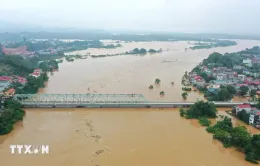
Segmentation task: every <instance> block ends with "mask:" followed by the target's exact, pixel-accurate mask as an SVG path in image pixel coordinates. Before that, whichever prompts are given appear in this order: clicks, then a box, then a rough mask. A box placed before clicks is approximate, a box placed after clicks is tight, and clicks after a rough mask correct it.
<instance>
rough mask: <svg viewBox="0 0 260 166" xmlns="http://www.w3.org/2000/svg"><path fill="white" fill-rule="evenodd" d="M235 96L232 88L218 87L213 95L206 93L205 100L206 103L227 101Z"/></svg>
mask: <svg viewBox="0 0 260 166" xmlns="http://www.w3.org/2000/svg"><path fill="white" fill-rule="evenodd" d="M235 94H236V90H235V88H234V87H233V86H231V85H228V86H220V88H219V89H218V90H215V91H214V93H212V92H206V93H205V98H207V100H208V101H229V100H231V99H232V98H233V96H234V95H235Z"/></svg>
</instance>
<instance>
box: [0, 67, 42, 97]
mask: <svg viewBox="0 0 260 166" xmlns="http://www.w3.org/2000/svg"><path fill="white" fill-rule="evenodd" d="M41 74H42V70H41V69H35V70H34V71H33V73H31V74H30V76H32V77H35V78H38V77H39V76H40V75H41ZM13 83H20V84H21V85H25V84H26V83H27V79H26V78H25V77H21V76H16V75H13V76H0V96H7V97H10V96H13V95H14V94H15V89H14V88H11V85H12V84H13Z"/></svg>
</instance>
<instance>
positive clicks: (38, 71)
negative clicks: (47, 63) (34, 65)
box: [30, 69, 42, 78]
mask: <svg viewBox="0 0 260 166" xmlns="http://www.w3.org/2000/svg"><path fill="white" fill-rule="evenodd" d="M41 74H42V70H41V69H34V71H33V73H31V74H30V76H32V77H36V78H38V77H40V76H41Z"/></svg>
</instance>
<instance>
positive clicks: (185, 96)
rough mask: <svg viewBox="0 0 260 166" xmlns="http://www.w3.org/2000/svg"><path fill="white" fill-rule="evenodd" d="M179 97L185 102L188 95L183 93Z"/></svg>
mask: <svg viewBox="0 0 260 166" xmlns="http://www.w3.org/2000/svg"><path fill="white" fill-rule="evenodd" d="M181 96H182V98H183V99H184V100H186V99H187V97H188V93H187V92H183V93H182V94H181Z"/></svg>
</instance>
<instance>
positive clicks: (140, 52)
mask: <svg viewBox="0 0 260 166" xmlns="http://www.w3.org/2000/svg"><path fill="white" fill-rule="evenodd" d="M147 52H148V53H159V52H162V49H159V50H158V51H156V50H154V49H150V50H149V51H147V50H146V49H144V48H141V49H139V48H135V49H133V50H131V51H130V52H126V54H146V53H147Z"/></svg>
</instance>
